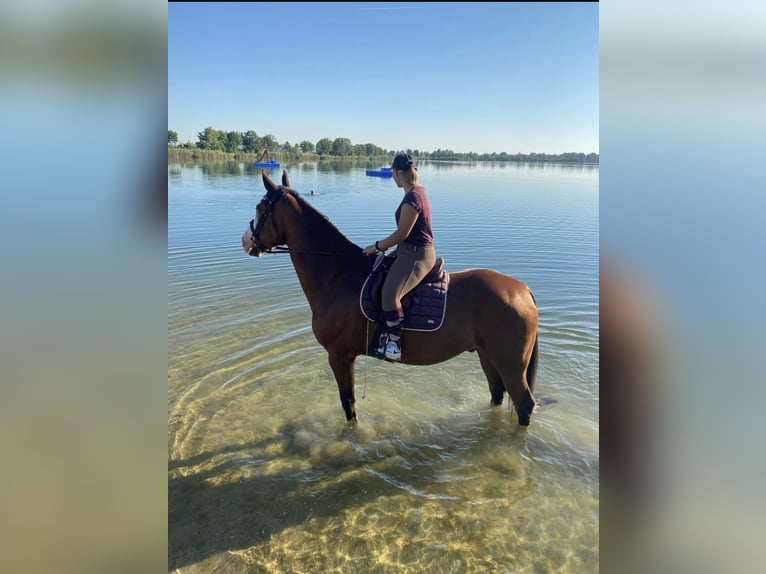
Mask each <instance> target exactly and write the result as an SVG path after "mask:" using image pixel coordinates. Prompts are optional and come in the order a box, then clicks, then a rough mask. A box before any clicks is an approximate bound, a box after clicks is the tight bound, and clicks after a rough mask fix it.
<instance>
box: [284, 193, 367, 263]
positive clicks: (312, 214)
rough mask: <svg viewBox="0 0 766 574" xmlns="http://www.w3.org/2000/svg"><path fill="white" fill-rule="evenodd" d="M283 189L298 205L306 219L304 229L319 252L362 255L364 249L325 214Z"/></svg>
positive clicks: (298, 196)
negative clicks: (344, 233)
mask: <svg viewBox="0 0 766 574" xmlns="http://www.w3.org/2000/svg"><path fill="white" fill-rule="evenodd" d="M282 189H283V191H284V192H285V193H286V194H287V195H288V196H289V197H292V198H293V199H295V201H296V202H297V203H298V207H299V210H300V213H301V214H302V215H303V216H304V217H305V226H304V227H305V229H306V231H307V234H308V235H309V237H311V239H312V241H315V242H316V244H315V245H316V248H317V249H318V250H322V251H332V252H337V253H338V254H343V253H358V254H360V255H361V253H362V248H361V247H359V246H358V245H357V244H355V243H354V242H352V241H351V240H350V239H348V237H346V236H345V235H343V233H341V232H340V230H339V229H338V228H337V227H335V225H334V224H333V223H332V222H331V221H330V219H329V218H328V217H327V216H326V215H325V214H323V213H321V212H320V211H319V210H318V209H317V208H315V207H314V206H313V205H311V204H310V203H308V202H307V201H306V200H305V199H303V198H302V197H301V195H300V194H299V193H298V192H297V191H295V190H294V189H290V188H287V187H283V188H282Z"/></svg>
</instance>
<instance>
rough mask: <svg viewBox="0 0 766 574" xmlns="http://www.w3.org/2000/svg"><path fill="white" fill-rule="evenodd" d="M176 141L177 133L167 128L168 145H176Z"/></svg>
mask: <svg viewBox="0 0 766 574" xmlns="http://www.w3.org/2000/svg"><path fill="white" fill-rule="evenodd" d="M177 143H178V134H177V133H176V132H174V131H173V130H168V145H176V144H177Z"/></svg>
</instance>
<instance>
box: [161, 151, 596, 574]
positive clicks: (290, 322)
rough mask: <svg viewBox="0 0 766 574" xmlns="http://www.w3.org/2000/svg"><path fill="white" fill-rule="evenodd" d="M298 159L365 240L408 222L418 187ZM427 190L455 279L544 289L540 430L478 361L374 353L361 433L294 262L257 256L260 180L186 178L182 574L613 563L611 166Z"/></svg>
mask: <svg viewBox="0 0 766 574" xmlns="http://www.w3.org/2000/svg"><path fill="white" fill-rule="evenodd" d="M286 167H287V169H288V171H289V173H290V177H291V182H292V187H293V188H295V189H296V190H297V191H298V192H300V193H302V194H303V196H304V197H305V198H306V199H307V200H308V201H309V202H310V203H311V204H312V205H314V206H315V207H316V208H317V209H318V210H319V211H321V212H322V213H324V214H325V215H326V216H327V217H328V218H329V219H330V220H331V221H332V222H333V223H334V224H335V226H336V227H338V229H339V230H341V231H342V232H343V233H344V234H345V235H346V236H347V237H348V238H349V239H350V240H352V241H353V242H355V243H357V244H358V245H360V246H365V245H368V244H370V243H372V242H374V240H375V239H380V238H381V237H385V236H386V235H388V234H389V233H390V232H391V231H392V230H393V229H394V225H395V223H394V211H395V209H396V206H397V205H398V202H399V201H400V199H401V194H402V191H401V190H399V189H398V188H397V187H396V186H395V184H394V183H393V182H392V181H391V180H390V179H380V178H376V177H367V176H365V165H364V164H353V163H333V164H324V163H320V164H316V163H307V164H299V165H289V164H288V165H287V166H286ZM367 167H379V166H377V165H374V166H373V165H370V166H367ZM278 175H279V173H274V174H272V177H274V178H277V177H278ZM420 177H421V182H422V183H423V184H424V185H425V187H426V189H427V191H428V194H429V198H430V200H431V207H432V211H433V218H434V221H433V231H434V236H435V240H436V247H437V253H438V255H439V256H441V257H443V258H444V259H445V265H446V268H447V270H449V271H459V270H462V269H466V268H471V267H489V268H492V269H496V270H498V271H501V272H503V273H506V274H509V275H512V276H514V277H516V278H517V279H520V280H522V281H524V282H525V283H527V284H528V285H529V286H530V288H531V289H532V291H533V292H534V294H535V297H536V299H537V302H538V307H539V311H540V329H539V336H540V367H539V370H538V377H537V385H536V391H537V393H536V395H537V396H538V398H541V399H543V400H542V401H541V402H542V403H543V404H544V406H543V408H541V409H540V410H538V411H537V412H535V414H534V415H533V417H532V424H531V425H530V427H529V428H528V429H522V428H520V427H519V426H518V424H517V420H516V416H515V414H514V413H511V412H510V411H509V407H508V399H507V397H506V402H505V404H504V405H503V406H502V407H494V408H491V407H490V404H489V403H490V400H489V398H490V397H489V390H488V386H487V381H486V379H485V378H484V375H483V373H482V371H481V367H480V365H479V361H478V358H477V356H476V355H475V354H473V353H464V354H462V355H460V356H458V357H456V358H454V359H452V360H450V361H447V362H445V363H442V364H439V365H433V366H429V367H411V366H407V365H394V364H389V363H385V362H381V361H377V360H375V359H371V358H368V359H365V358H364V357H359V358H358V360H357V364H356V377H357V380H356V390H357V405H356V407H357V412H358V414H359V418H360V420H359V424H358V426H357V427H356V428H354V429H351V428H349V427H348V426H347V424H346V422H345V416H344V414H343V409H342V407H341V405H340V400H339V397H338V392H337V386H336V383H335V380H334V378H333V375H332V372H331V370H330V367H329V365H328V363H327V356H326V353H325V351H324V350H323V349H322V347H320V345H319V344H318V343H317V342H316V340H315V339H314V336H313V334H312V332H311V327H310V320H311V314H310V310H309V307H308V303H307V301H306V299H305V296H304V294H303V291H302V290H301V287H300V284H299V283H298V279H297V276H296V274H295V271H294V269H293V267H292V265H291V263H290V259H289V256H286V255H264V256H263V257H262V258H261V259H255V258H252V257H249V256H247V255H246V254H245V253H244V252H243V251H242V248H241V245H240V237H241V235H242V233H243V232H244V230H245V228H246V227H247V223H248V221H249V220H250V219H251V218H252V217H253V215H254V210H255V206H256V204H257V203H258V201H259V200H260V198H261V196H262V195H263V194H264V188H263V184H262V182H261V178H260V170H253V169H252V168H251V167H250V166H249V165H248V164H242V163H235V162H229V163H224V162H222V163H213V164H185V165H177V164H176V165H170V166H169V167H168V184H169V185H168V189H169V198H168V202H169V214H168V349H169V358H168V417H169V437H168V459H169V461H168V468H169V476H168V481H169V482H168V486H169V519H168V520H169V522H168V524H169V532H168V534H169V570H173V571H178V572H211V571H215V572H311V573H313V572H343V573H349V572H365V573H366V572H418V573H419V572H461V573H462V572H519V573H524V572H573V573H582V572H589V573H590V572H596V571H597V570H598V557H599V550H598V510H599V505H598V496H599V482H598V476H599V453H598V407H599V405H598V168H597V167H581V166H574V167H567V166H555V165H530V164H522V165H518V164H511V165H492V164H482V165H480V166H479V165H465V164H463V165H461V164H440V163H431V164H424V165H422V166H421V167H420ZM311 190H314V192H315V195H314V196H310V191H311ZM363 397H364V398H363Z"/></svg>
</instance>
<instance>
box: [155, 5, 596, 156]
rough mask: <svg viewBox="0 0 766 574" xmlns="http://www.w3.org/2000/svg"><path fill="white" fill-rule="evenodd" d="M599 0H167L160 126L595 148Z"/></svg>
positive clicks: (533, 149) (401, 145) (464, 145)
mask: <svg viewBox="0 0 766 574" xmlns="http://www.w3.org/2000/svg"><path fill="white" fill-rule="evenodd" d="M598 10H599V5H598V3H595V2H579V3H565V2H551V3H533V2H523V3H513V2H505V3H491V4H490V3H487V4H484V3H478V2H475V3H463V2H453V3H449V2H448V3H395V2H387V3H376V2H359V3H354V2H350V3H347V2H342V3H341V2H338V3H317V2H306V3H300V2H298V3H272V2H253V3H218V2H216V3H196V2H190V3H185V2H181V3H175V2H171V3H169V4H168V129H171V130H174V131H176V132H177V133H178V139H179V142H180V143H185V142H187V141H191V142H196V141H197V134H198V133H199V132H201V131H203V130H204V129H205V128H206V127H208V126H209V127H213V128H215V129H217V130H223V131H239V132H246V131H248V130H254V131H255V132H256V133H257V134H258V135H260V136H263V135H265V134H271V135H273V136H274V137H275V138H276V140H277V141H279V142H280V143H284V142H289V143H291V144H295V143H300V142H302V141H304V140H308V141H311V142H313V143H314V144H316V142H317V141H318V140H320V139H321V138H330V139H331V140H334V139H335V138H339V137H343V138H348V139H349V140H351V143H353V144H366V143H373V144H376V145H378V146H380V147H382V148H384V149H386V150H394V151H399V150H405V149H412V150H421V151H435V150H437V149H442V150H447V149H449V150H452V151H455V152H460V153H468V152H475V153H492V152H497V153H501V152H507V153H510V154H513V153H548V154H559V153H567V152H582V153H586V154H587V153H591V152H595V153H598V152H599V100H598V97H599V91H598V90H599V77H598V70H599V25H598Z"/></svg>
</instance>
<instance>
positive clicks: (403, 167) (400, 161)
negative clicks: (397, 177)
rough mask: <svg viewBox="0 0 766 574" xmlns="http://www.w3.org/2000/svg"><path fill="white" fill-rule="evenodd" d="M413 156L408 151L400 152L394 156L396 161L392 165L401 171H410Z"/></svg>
mask: <svg viewBox="0 0 766 574" xmlns="http://www.w3.org/2000/svg"><path fill="white" fill-rule="evenodd" d="M412 163H413V162H412V157H411V156H410V154H408V153H400V154H399V155H397V156H396V157H395V158H394V163H393V164H392V165H391V167H393V168H394V169H398V170H399V171H408V170H409V169H410V167H412Z"/></svg>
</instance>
